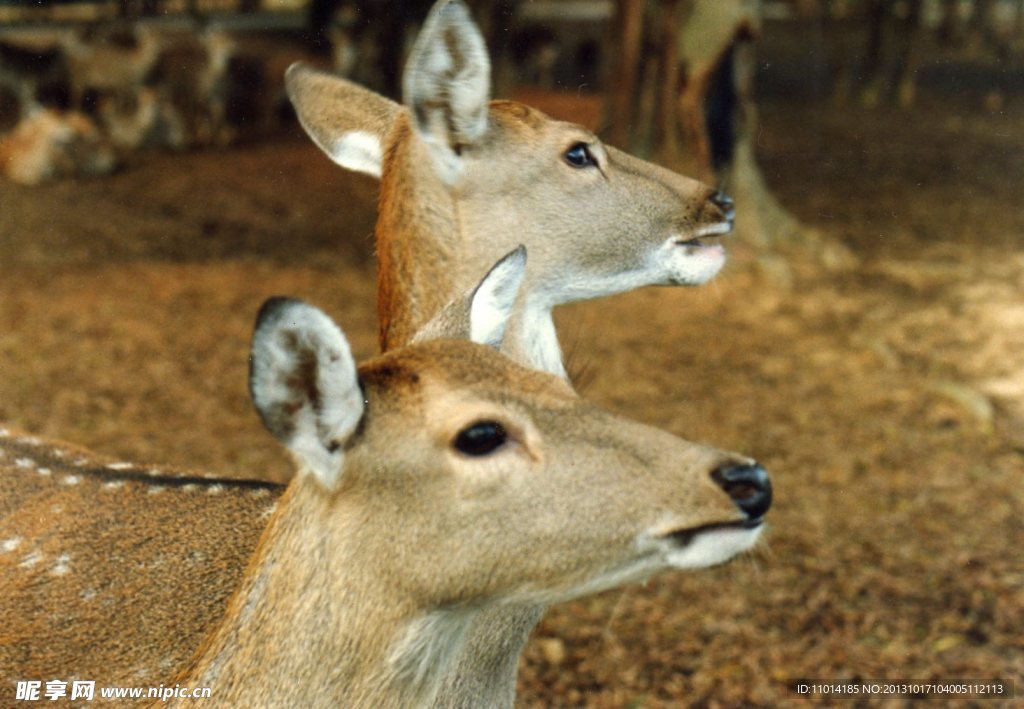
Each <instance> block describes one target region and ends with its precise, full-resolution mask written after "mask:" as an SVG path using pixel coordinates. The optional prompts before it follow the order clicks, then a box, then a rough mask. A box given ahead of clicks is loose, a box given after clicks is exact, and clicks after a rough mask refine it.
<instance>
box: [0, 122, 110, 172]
mask: <svg viewBox="0 0 1024 709" xmlns="http://www.w3.org/2000/svg"><path fill="white" fill-rule="evenodd" d="M117 166H118V158H117V154H116V153H115V151H114V148H113V147H112V146H111V145H110V143H109V141H108V140H107V139H106V138H105V137H104V136H103V135H102V134H101V132H100V130H99V129H98V128H97V127H96V124H95V123H93V121H92V120H91V119H90V118H89V117H88V116H86V115H84V114H82V113H79V112H78V111H57V110H55V109H52V108H43V107H41V106H37V107H36V108H35V109H34V110H33V111H32V112H30V113H29V115H28V116H26V117H24V118H22V119H21V120H20V121H19V122H18V123H17V125H15V127H14V128H13V129H12V130H11V131H10V132H9V133H6V134H5V135H3V136H0V172H2V173H3V174H4V175H5V176H6V177H7V179H9V180H11V181H12V182H16V183H18V184H22V185H33V186H34V185H40V184H43V183H45V182H50V181H53V180H58V179H62V178H67V177H78V176H82V175H86V176H95V175H107V174H110V173H111V172H113V171H114V170H115V169H116V168H117Z"/></svg>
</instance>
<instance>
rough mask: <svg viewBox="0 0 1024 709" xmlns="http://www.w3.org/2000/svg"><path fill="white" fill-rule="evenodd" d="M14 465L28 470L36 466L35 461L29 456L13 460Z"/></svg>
mask: <svg viewBox="0 0 1024 709" xmlns="http://www.w3.org/2000/svg"><path fill="white" fill-rule="evenodd" d="M14 465H16V466H17V467H19V468H21V469H22V470H28V469H30V468H34V467H36V462H35V461H34V460H32V459H31V458H18V459H17V460H15V461H14Z"/></svg>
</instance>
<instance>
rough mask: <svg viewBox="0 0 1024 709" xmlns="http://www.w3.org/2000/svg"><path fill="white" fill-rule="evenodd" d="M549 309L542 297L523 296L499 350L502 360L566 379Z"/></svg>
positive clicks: (539, 295) (535, 294)
mask: <svg viewBox="0 0 1024 709" xmlns="http://www.w3.org/2000/svg"><path fill="white" fill-rule="evenodd" d="M523 290H524V292H526V291H528V290H530V289H528V288H524V289H523ZM552 307H553V306H552V305H551V303H549V302H547V300H546V299H545V298H544V297H543V295H542V294H537V293H527V294H526V295H525V296H524V297H523V303H522V307H519V308H517V309H516V312H515V314H514V315H513V316H512V319H511V320H510V321H509V324H508V331H507V333H506V334H505V340H504V343H503V345H502V348H501V349H502V352H503V353H504V354H505V355H506V356H508V357H509V358H511V359H513V360H515V361H516V362H519V363H520V364H523V365H525V366H527V367H530V368H531V369H539V370H541V371H543V372H549V373H551V374H554V375H556V376H559V377H562V378H563V379H568V378H569V375H568V374H567V373H566V371H565V366H564V365H563V364H562V348H561V346H560V345H559V344H558V333H557V332H555V321H554V319H553V317H552V314H551V309H552Z"/></svg>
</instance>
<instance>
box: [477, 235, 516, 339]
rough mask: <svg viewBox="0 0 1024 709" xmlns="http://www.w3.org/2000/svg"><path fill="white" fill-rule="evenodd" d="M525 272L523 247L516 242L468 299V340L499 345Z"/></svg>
mask: <svg viewBox="0 0 1024 709" xmlns="http://www.w3.org/2000/svg"><path fill="white" fill-rule="evenodd" d="M524 275H526V247H525V246H523V245H521V244H520V245H519V246H518V247H517V248H516V249H515V250H514V251H511V252H509V253H508V254H506V255H505V256H504V257H502V259H501V260H500V261H498V262H497V263H496V264H494V266H492V267H491V270H490V271H488V272H487V275H486V276H484V278H483V280H482V281H480V284H479V285H478V286H477V287H476V290H474V291H473V295H472V296H471V297H470V301H469V339H470V340H472V341H473V342H479V343H480V344H482V345H489V346H491V347H493V348H495V349H500V348H501V342H502V340H503V339H505V329H506V327H507V326H508V321H509V319H511V317H512V311H513V309H514V308H515V304H516V298H517V297H518V296H519V288H520V286H522V284H523V276H524Z"/></svg>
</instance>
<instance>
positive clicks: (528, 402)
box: [0, 249, 772, 707]
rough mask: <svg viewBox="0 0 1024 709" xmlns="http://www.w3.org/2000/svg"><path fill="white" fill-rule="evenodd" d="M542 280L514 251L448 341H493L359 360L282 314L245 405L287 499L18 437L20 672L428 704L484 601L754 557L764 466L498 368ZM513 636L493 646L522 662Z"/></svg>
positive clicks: (266, 490) (219, 701)
mask: <svg viewBox="0 0 1024 709" xmlns="http://www.w3.org/2000/svg"><path fill="white" fill-rule="evenodd" d="M525 263H526V258H525V251H524V250H521V249H517V250H516V251H514V252H512V253H511V254H509V255H507V256H506V257H505V258H503V259H502V260H501V261H499V262H498V263H497V264H496V265H495V266H494V267H492V269H491V270H490V271H489V272H488V274H487V275H486V276H485V277H484V278H483V280H482V281H481V282H480V283H479V284H478V285H477V286H476V287H475V288H474V289H472V290H471V291H467V293H465V294H462V295H460V296H458V297H457V298H456V299H454V300H453V301H452V302H450V303H449V304H448V305H446V307H445V308H442V310H441V311H440V313H439V314H438V316H437V317H438V318H440V319H441V321H442V322H432V323H428V325H429V326H431V327H433V328H434V331H435V332H437V333H438V334H441V333H444V334H446V335H449V336H469V337H476V338H480V339H479V340H473V339H443V338H442V339H429V338H428V339H423V340H421V341H418V342H416V343H413V344H410V345H407V346H404V347H401V348H396V349H393V350H390V351H388V352H385V353H383V354H381V355H379V356H377V357H374V358H372V359H370V360H369V361H366V362H364V363H363V364H361V365H359V366H357V365H356V363H355V361H354V359H353V357H352V354H351V349H350V347H349V345H348V341H347V339H346V338H345V335H344V333H343V332H342V330H341V329H340V328H339V327H338V326H337V325H336V324H335V323H334V322H333V321H332V320H331V319H330V317H329V316H327V315H326V314H325V313H323V312H322V311H320V310H319V309H317V308H315V307H314V306H312V305H309V304H306V303H304V302H302V301H298V300H294V299H288V298H280V297H277V298H272V299H270V300H268V301H267V302H266V303H265V304H264V305H263V307H262V308H261V309H260V313H259V315H258V316H257V321H256V325H255V331H254V335H253V341H252V350H251V359H250V362H251V369H250V392H251V394H252V399H253V402H254V405H255V408H256V410H257V412H258V413H259V416H260V418H261V420H262V421H263V423H264V424H265V426H266V427H267V428H268V430H269V431H270V432H271V433H272V434H273V436H274V437H275V438H276V439H277V440H278V441H279V442H280V443H281V444H282V445H283V446H284V448H285V449H286V450H287V451H288V452H289V453H290V455H291V457H292V458H293V459H294V461H295V463H296V468H297V474H296V475H295V477H294V478H293V479H292V481H291V482H290V483H289V484H288V486H287V487H286V488H284V489H282V488H281V487H280V486H278V485H275V484H273V483H266V482H252V481H245V480H224V479H213V478H210V477H207V476H201V475H195V474H180V473H174V472H172V471H168V470H163V469H159V468H152V467H150V466H136V465H133V464H130V463H125V462H120V461H118V462H108V461H104V460H102V459H100V458H98V457H97V456H95V455H94V454H90V453H87V452H84V451H82V450H80V449H75V448H71V447H68V446H65V445H56V444H50V443H48V442H46V441H43V440H41V439H38V438H33V437H30V436H25V435H23V434H19V433H17V432H13V431H11V430H9V429H2V430H0V469H2V471H3V476H2V477H0V480H3V481H4V482H3V485H2V487H0V493H2V494H0V510H2V511H3V512H4V514H3V515H2V516H0V565H2V567H3V573H2V574H0V591H2V593H0V617H2V618H3V620H4V622H3V624H2V626H0V627H3V630H2V631H0V633H2V636H3V638H4V642H3V643H0V673H2V674H3V676H4V677H5V678H6V679H10V680H11V682H14V681H17V680H25V679H30V678H32V677H45V678H47V679H49V678H52V677H59V678H67V679H72V678H73V679H79V680H92V681H95V682H97V684H99V685H100V686H101V687H102V686H132V685H139V684H148V685H151V686H153V687H156V685H157V684H158V683H159V684H160V685H161V688H165V687H170V685H171V684H172V683H173V684H174V686H175V687H176V688H177V687H179V686H184V687H191V688H196V687H208V688H210V689H211V692H212V694H211V698H210V699H209V700H208V701H209V702H212V706H229V707H230V706H379V707H403V706H429V705H432V704H434V703H435V702H436V701H437V700H438V699H439V695H440V693H441V691H442V687H443V686H444V684H445V682H446V680H447V675H448V673H449V672H450V671H451V669H452V666H453V664H454V663H455V661H456V659H457V657H458V656H459V655H460V654H461V653H462V652H464V651H465V648H466V643H467V642H468V636H469V630H470V628H471V626H472V625H473V623H474V620H475V619H476V618H477V617H479V616H480V614H482V613H486V612H487V611H488V609H495V608H515V607H518V606H522V605H526V606H531V607H533V606H538V605H547V604H551V603H557V602H562V601H567V600H570V599H573V598H578V597H581V596H584V595H587V594H592V593H597V592H599V591H602V590H605V589H608V588H613V587H616V586H620V585H623V584H627V583H631V582H636V581H639V580H642V579H646V578H648V577H650V576H651V575H653V574H656V573H658V572H661V571H666V570H672V569H676V570H686V569H700V568H705V567H709V566H713V565H716V564H720V563H723V562H725V561H727V560H729V559H730V558H732V557H734V556H735V555H737V554H740V553H743V552H745V551H747V550H748V549H750V548H751V547H752V546H753V545H754V544H755V543H756V542H757V540H758V538H759V535H760V534H761V532H762V530H763V527H764V519H765V515H766V513H767V511H768V509H769V507H770V504H771V496H772V491H771V482H770V478H769V476H768V474H767V472H766V471H765V470H764V468H763V467H762V466H760V465H759V464H758V463H757V462H756V461H754V460H751V459H750V458H747V457H745V456H742V455H738V454H735V453H729V452H725V451H721V450H717V449H715V448H712V447H709V446H705V445H701V444H697V443H692V442H688V441H685V440H683V439H680V438H677V437H676V436H673V435H671V434H669V433H666V432H663V431H660V430H657V429H655V428H653V427H650V426H646V425H643V424H640V423H636V422H633V421H629V420H627V419H625V418H622V417H619V416H616V415H614V414H611V413H607V412H605V411H602V410H601V409H599V408H597V407H596V406H593V405H591V404H589V403H587V402H585V401H584V400H582V399H581V398H580V397H579V396H578V395H577V394H576V393H575V392H574V390H573V389H572V388H571V387H570V386H569V384H568V383H567V382H566V381H565V380H564V379H562V378H560V377H558V376H556V375H553V374H550V373H546V372H541V371H538V370H534V369H529V368H526V367H524V366H522V365H520V364H518V363H516V362H514V361H512V360H511V359H509V358H508V357H506V356H505V355H503V354H501V353H500V352H499V351H498V348H497V347H496V346H495V345H496V344H498V343H499V341H500V340H501V339H503V337H504V334H505V333H507V332H508V329H507V328H508V324H509V321H510V316H511V314H512V313H513V311H514V308H515V307H516V302H517V297H518V292H519V288H521V285H522V283H523V280H524V273H525ZM40 608H45V609H49V610H50V611H51V612H49V613H46V614H40V613H39V612H38V610H39V609H40ZM218 616H219V618H218ZM111 619H124V622H119V621H116V622H111ZM516 641H517V638H516V637H515V635H514V634H513V636H512V637H503V636H501V635H495V636H493V637H492V638H490V642H491V643H492V644H493V646H494V647H495V648H500V649H501V650H500V651H502V652H505V653H507V654H509V655H514V657H510V658H509V659H508V661H507V662H508V663H514V662H515V660H517V659H518V652H519V647H518V644H517V642H516ZM2 687H3V688H2V690H0V691H2V692H8V693H9V692H11V684H10V683H6V684H4V685H2ZM454 699H455V700H458V702H459V703H461V704H463V705H466V706H469V705H474V706H485V705H486V706H491V705H495V704H506V703H508V702H507V701H505V700H506V698H505V697H486V696H480V695H476V694H472V693H467V692H466V691H463V692H462V693H461V694H460V695H457V696H455V697H454ZM176 700H177V697H175V698H174V699H172V700H171V701H170V702H169V703H170V704H172V705H178V704H179V703H183V702H178V701H176Z"/></svg>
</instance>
